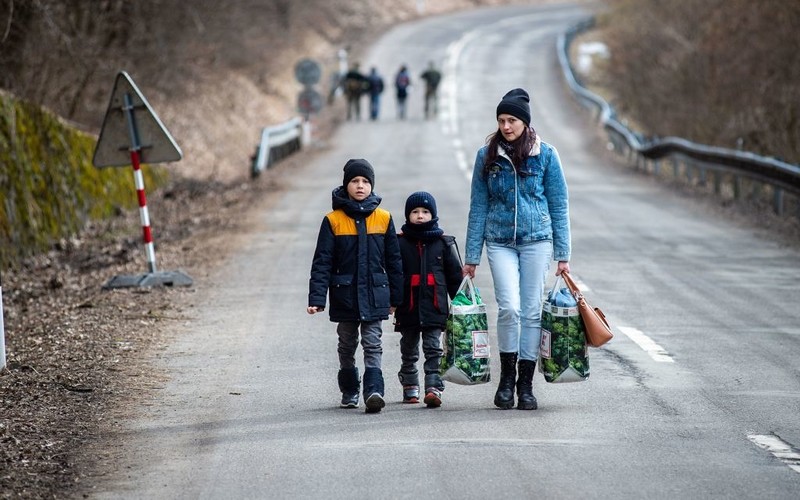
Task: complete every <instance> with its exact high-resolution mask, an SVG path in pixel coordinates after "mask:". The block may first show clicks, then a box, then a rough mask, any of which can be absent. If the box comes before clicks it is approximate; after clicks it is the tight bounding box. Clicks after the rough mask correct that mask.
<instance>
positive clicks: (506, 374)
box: [494, 352, 517, 410]
mask: <svg viewBox="0 0 800 500" xmlns="http://www.w3.org/2000/svg"><path fill="white" fill-rule="evenodd" d="M516 378H517V353H515V352H501V353H500V383H499V384H498V385H497V392H496V393H495V394H494V405H495V406H496V407H498V408H500V409H502V410H508V409H509V408H513V407H514V380H515V379H516Z"/></svg>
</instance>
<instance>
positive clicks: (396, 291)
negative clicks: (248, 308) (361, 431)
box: [307, 159, 403, 413]
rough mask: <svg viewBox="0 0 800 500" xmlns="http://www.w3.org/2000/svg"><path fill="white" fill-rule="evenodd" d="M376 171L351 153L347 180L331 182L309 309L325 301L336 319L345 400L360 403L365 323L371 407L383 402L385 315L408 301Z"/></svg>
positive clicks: (366, 400) (367, 396) (368, 402)
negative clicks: (359, 360) (358, 359)
mask: <svg viewBox="0 0 800 500" xmlns="http://www.w3.org/2000/svg"><path fill="white" fill-rule="evenodd" d="M374 185H375V172H374V170H373V169H372V165H370V164H369V162H368V161H367V160H364V159H352V160H349V161H348V162H347V163H346V164H345V166H344V179H343V182H342V185H341V186H339V187H337V188H336V189H334V190H333V193H332V199H333V203H332V204H333V211H332V212H330V213H328V214H327V215H326V216H325V218H324V219H323V220H322V225H321V227H320V229H319V237H318V238H317V247H316V250H315V251H314V260H313V263H312V266H311V279H310V281H309V293H308V309H307V312H308V314H314V313H317V312H321V311H323V310H324V309H325V303H326V300H325V299H326V295H327V294H330V311H329V314H330V319H331V321H333V322H336V323H338V326H337V328H336V331H337V333H338V334H339V344H338V352H339V374H338V382H339V389H340V390H341V391H342V402H341V406H342V407H343V408H356V407H358V393H359V378H358V368H357V367H356V365H355V353H356V349H357V347H358V335H359V328H360V329H361V347H362V349H363V351H364V392H363V394H364V403H365V405H366V411H367V413H377V412H379V411H381V409H382V408H383V407H384V406H385V402H384V400H383V393H384V386H383V373H382V371H381V356H382V354H383V350H382V347H381V335H382V334H383V331H382V327H381V321H383V320H385V319H388V318H389V314H392V313H394V310H395V308H396V307H397V305H398V304H399V303H400V302H401V301H402V293H403V263H402V261H401V259H400V247H399V245H398V243H397V234H396V233H395V229H394V223H393V222H392V216H391V214H390V213H389V212H388V211H386V210H384V209H382V208H378V205H379V204H380V202H381V198H380V196H378V195H376V194H375V193H373V191H372V189H373V186H374Z"/></svg>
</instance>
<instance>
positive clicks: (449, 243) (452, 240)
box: [441, 234, 464, 267]
mask: <svg viewBox="0 0 800 500" xmlns="http://www.w3.org/2000/svg"><path fill="white" fill-rule="evenodd" d="M441 238H442V241H443V242H444V244H445V246H446V247H447V248H448V249H449V250H450V251H451V252H452V253H453V254H454V255H455V256H456V258H457V259H458V263H459V264H461V267H464V263H463V262H462V260H461V252H459V251H458V243H456V237H455V236H450V235H449V234H443V235H442V236H441Z"/></svg>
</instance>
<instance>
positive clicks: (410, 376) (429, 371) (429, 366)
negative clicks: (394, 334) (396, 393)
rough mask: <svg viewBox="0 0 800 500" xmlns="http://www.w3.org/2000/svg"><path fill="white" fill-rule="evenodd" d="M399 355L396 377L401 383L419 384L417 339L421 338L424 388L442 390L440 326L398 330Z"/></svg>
mask: <svg viewBox="0 0 800 500" xmlns="http://www.w3.org/2000/svg"><path fill="white" fill-rule="evenodd" d="M400 335H401V337H400V356H401V358H402V364H401V365H400V372H399V373H398V374H397V377H398V378H399V379H400V383H401V384H403V385H419V371H418V370H417V361H418V360H419V341H420V338H421V339H422V352H423V354H424V355H425V363H424V364H423V370H424V371H425V388H426V389H427V388H428V387H435V388H436V389H439V390H444V383H443V382H442V378H441V377H440V376H439V361H440V360H441V359H442V329H441V328H436V327H433V328H430V327H426V328H422V329H420V328H419V327H415V328H405V329H403V330H402V331H401V332H400Z"/></svg>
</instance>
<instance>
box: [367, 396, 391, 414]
mask: <svg viewBox="0 0 800 500" xmlns="http://www.w3.org/2000/svg"><path fill="white" fill-rule="evenodd" d="M364 404H365V405H367V413H378V412H380V411H381V408H383V407H384V406H386V402H385V401H384V400H383V396H381V395H380V394H379V393H377V392H373V393H372V394H370V395H369V397H368V398H367V400H366V401H364Z"/></svg>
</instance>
